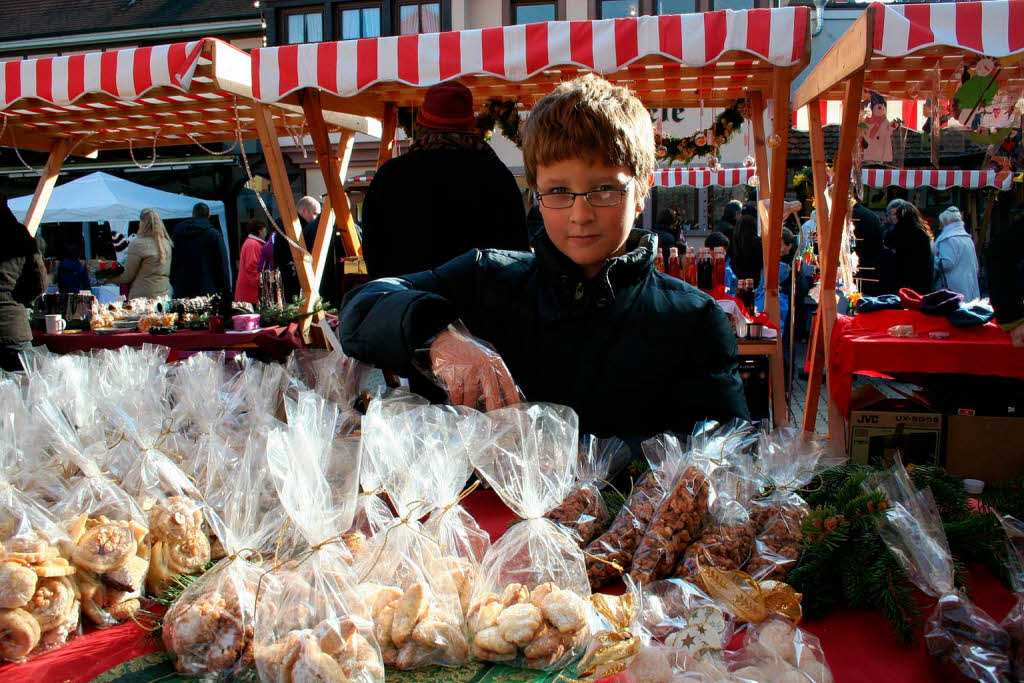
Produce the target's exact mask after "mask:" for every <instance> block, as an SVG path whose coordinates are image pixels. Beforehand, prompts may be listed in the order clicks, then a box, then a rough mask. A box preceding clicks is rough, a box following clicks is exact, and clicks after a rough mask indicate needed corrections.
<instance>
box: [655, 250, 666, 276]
mask: <svg viewBox="0 0 1024 683" xmlns="http://www.w3.org/2000/svg"><path fill="white" fill-rule="evenodd" d="M654 269H655V270H657V271H658V272H659V273H664V272H665V257H664V256H663V255H662V253H661V247H658V248H656V249H655V250H654Z"/></svg>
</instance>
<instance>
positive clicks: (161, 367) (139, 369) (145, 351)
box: [92, 344, 171, 413]
mask: <svg viewBox="0 0 1024 683" xmlns="http://www.w3.org/2000/svg"><path fill="white" fill-rule="evenodd" d="M92 365H93V381H94V382H95V385H96V390H97V392H98V393H99V395H100V396H102V397H103V400H104V402H106V403H112V404H114V405H117V406H119V407H120V408H121V409H122V410H125V411H127V412H129V413H131V412H132V408H133V407H134V406H137V405H138V404H139V401H140V399H141V398H143V397H145V400H147V401H149V400H155V402H157V403H159V402H162V401H163V400H164V398H165V393H166V389H167V374H168V372H170V367H171V366H169V365H167V347H165V346H158V345H156V344H143V345H142V346H140V347H138V348H135V347H131V346H122V347H120V348H117V349H103V350H98V351H94V352H93V353H92ZM101 407H102V406H101Z"/></svg>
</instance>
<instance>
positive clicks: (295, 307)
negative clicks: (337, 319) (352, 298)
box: [258, 297, 336, 327]
mask: <svg viewBox="0 0 1024 683" xmlns="http://www.w3.org/2000/svg"><path fill="white" fill-rule="evenodd" d="M302 304H303V300H302V299H301V298H299V297H295V298H293V299H292V302H291V303H290V304H288V305H287V306H285V307H284V308H261V309H260V310H259V311H258V313H259V314H260V325H261V326H262V327H273V326H276V325H288V324H290V323H294V322H298V321H300V320H302V319H303V318H307V317H309V316H311V315H316V314H317V313H320V312H321V311H323V312H325V313H335V312H336V311H335V310H334V309H330V308H327V307H326V306H325V305H324V302H323V299H317V301H316V303H315V304H314V305H313V310H312V311H310V312H309V313H304V312H303V311H302Z"/></svg>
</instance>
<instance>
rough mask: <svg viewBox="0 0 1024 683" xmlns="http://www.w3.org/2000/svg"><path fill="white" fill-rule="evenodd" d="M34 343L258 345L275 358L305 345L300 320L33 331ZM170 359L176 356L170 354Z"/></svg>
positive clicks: (186, 347) (63, 349) (175, 348)
mask: <svg viewBox="0 0 1024 683" xmlns="http://www.w3.org/2000/svg"><path fill="white" fill-rule="evenodd" d="M33 336H34V338H33V342H32V343H33V344H35V345H36V346H42V345H45V346H46V348H48V349H50V350H51V351H53V352H54V353H74V352H75V351H88V350H89V349H118V348H121V347H122V346H142V345H143V344H159V345H161V346H167V347H170V349H171V354H174V352H181V351H198V350H202V349H240V348H241V349H244V348H252V347H257V348H259V349H260V350H261V351H263V352H264V353H265V354H266V355H267V356H268V357H269V358H271V359H273V360H279V361H283V360H285V359H286V358H287V357H288V354H290V353H291V352H292V351H294V350H295V349H298V348H302V346H303V342H302V335H301V333H300V332H299V326H298V324H297V323H292V324H290V325H287V326H285V325H281V326H277V327H264V328H262V329H259V330H256V331H255V332H220V333H213V332H206V331H202V330H179V331H178V332H172V333H171V334H149V333H146V332H126V333H124V334H96V333H94V332H77V333H69V332H65V333H64V334H45V333H42V332H36V333H34V335H33ZM169 360H174V358H170V359H169Z"/></svg>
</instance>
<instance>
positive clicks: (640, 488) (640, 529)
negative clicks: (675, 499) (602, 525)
mask: <svg viewBox="0 0 1024 683" xmlns="http://www.w3.org/2000/svg"><path fill="white" fill-rule="evenodd" d="M664 493H665V490H664V488H663V487H662V483H661V481H660V478H659V473H658V472H656V471H654V470H650V471H648V472H646V473H645V474H644V475H643V476H642V477H640V479H639V480H638V481H637V483H636V485H635V486H634V487H633V491H632V492H631V493H630V494H629V497H628V498H626V502H625V503H624V504H623V506H622V509H621V510H619V514H618V515H617V516H616V517H615V521H613V522H612V524H611V526H610V527H608V530H607V531H606V532H604V533H603V534H601V535H600V536H598V537H597V538H596V539H594V540H593V541H592V542H591V543H590V544H589V545H587V547H586V561H587V577H588V578H589V579H590V585H591V587H592V588H595V589H596V588H601V587H602V586H606V585H608V584H609V583H612V582H614V581H616V580H618V579H620V578H621V577H622V573H623V571H624V570H626V569H628V568H629V566H630V565H631V564H632V562H633V553H634V552H636V547H637V545H639V543H640V539H641V538H642V537H643V535H644V532H645V531H646V530H647V527H648V525H650V523H651V519H652V518H653V517H654V510H655V506H656V505H658V503H659V501H661V498H662V496H663V495H664ZM615 565H618V566H619V567H622V570H619V569H616V567H615Z"/></svg>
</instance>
